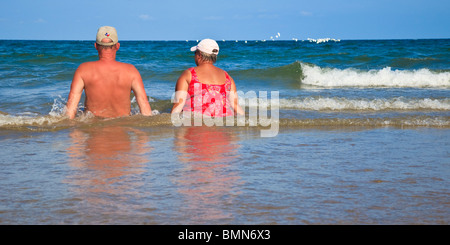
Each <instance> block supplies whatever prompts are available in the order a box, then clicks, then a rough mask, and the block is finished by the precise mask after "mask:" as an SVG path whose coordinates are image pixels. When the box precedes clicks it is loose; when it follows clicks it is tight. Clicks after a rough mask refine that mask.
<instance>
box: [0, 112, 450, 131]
mask: <svg viewBox="0 0 450 245" xmlns="http://www.w3.org/2000/svg"><path fill="white" fill-rule="evenodd" d="M449 119H450V117H448V116H425V115H424V116H405V117H388V118H381V117H375V118H307V119H299V118H280V119H272V118H268V119H257V122H255V121H252V120H251V119H249V118H246V119H245V121H244V122H242V121H238V119H236V118H234V124H231V125H230V124H228V123H227V122H224V123H223V124H222V125H220V126H226V127H227V128H230V126H231V127H236V128H242V127H245V128H252V127H257V128H265V127H267V126H270V125H272V124H273V123H276V124H278V125H279V127H280V128H289V127H308V128H323V127H326V128H345V127H430V128H450V120H449ZM270 120H272V121H270ZM191 125H194V123H192V124H191ZM204 125H208V124H204ZM212 125H216V124H212ZM109 126H120V127H139V128H158V127H170V128H173V129H175V128H177V127H178V126H177V125H175V124H174V123H172V120H171V115H170V114H169V113H162V114H156V115H154V116H151V117H145V116H142V115H133V116H130V117H122V118H115V119H99V118H95V117H89V116H85V117H79V118H76V119H75V120H69V119H67V118H66V117H61V116H50V115H47V116H37V117H23V116H11V115H0V130H15V131H32V132H48V131H59V130H64V129H70V128H87V127H109ZM208 126H211V124H209V125H208ZM182 127H184V126H182Z"/></svg>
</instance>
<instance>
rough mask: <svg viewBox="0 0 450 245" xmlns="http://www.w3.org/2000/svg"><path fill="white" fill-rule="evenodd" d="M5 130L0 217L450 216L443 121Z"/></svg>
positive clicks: (14, 220)
mask: <svg viewBox="0 0 450 245" xmlns="http://www.w3.org/2000/svg"><path fill="white" fill-rule="evenodd" d="M1 133H2V134H1V135H0V141H1V144H2V147H1V149H0V155H1V157H0V162H1V170H0V176H2V178H1V179H0V185H1V186H2V191H1V192H0V223H1V224H449V222H450V219H449V217H450V199H449V194H450V188H449V186H450V185H449V183H448V180H449V179H450V178H449V177H450V171H449V169H450V168H449V167H450V166H449V165H450V161H449V160H448V159H449V151H448V149H449V142H450V141H449V139H450V138H449V137H450V133H449V131H448V130H446V129H436V128H414V129H399V128H392V127H382V128H364V127H355V128H350V127H344V128H339V127H334V128H322V129H319V128H313V129H298V128H297V129H289V128H286V129H282V130H281V131H280V133H279V134H278V135H277V137H274V138H264V137H260V132H259V130H256V129H255V128H251V127H206V126H204V127H172V126H161V127H127V126H122V125H120V123H110V125H97V126H90V127H74V128H68V129H63V130H58V131H55V132H24V131H2V132H1ZM196 136H198V137H196Z"/></svg>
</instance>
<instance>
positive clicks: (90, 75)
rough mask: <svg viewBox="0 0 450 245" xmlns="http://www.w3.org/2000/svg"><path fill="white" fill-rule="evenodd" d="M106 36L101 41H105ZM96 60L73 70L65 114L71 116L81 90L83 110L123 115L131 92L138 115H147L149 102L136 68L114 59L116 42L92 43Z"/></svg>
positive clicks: (127, 109)
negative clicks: (83, 101) (108, 44)
mask: <svg viewBox="0 0 450 245" xmlns="http://www.w3.org/2000/svg"><path fill="white" fill-rule="evenodd" d="M108 40H109V39H107V40H105V42H108ZM95 47H96V48H97V51H98V53H99V60H98V61H93V62H86V63H83V64H81V65H80V66H79V67H78V69H77V70H76V72H75V74H74V77H73V80H72V85H71V89H70V93H69V99H68V101H67V115H68V116H69V118H71V119H72V118H74V117H75V115H76V112H77V107H78V102H79V101H80V98H81V95H82V93H83V90H84V91H85V96H86V100H85V109H86V112H88V111H89V112H91V113H93V114H94V115H95V116H98V117H108V118H109V117H123V116H129V115H130V112H131V101H130V93H131V91H133V92H134V95H135V97H136V102H137V103H138V105H139V108H140V111H141V114H142V115H146V116H149V115H151V108H150V104H149V103H148V98H147V94H146V92H145V89H144V84H143V82H142V78H141V75H140V74H139V71H138V70H137V69H136V68H135V67H134V66H133V65H131V64H126V63H121V62H117V61H116V60H115V58H116V52H117V50H118V49H119V47H120V44H119V43H116V44H114V45H112V46H111V47H106V48H105V47H102V46H100V45H98V44H97V43H96V44H95Z"/></svg>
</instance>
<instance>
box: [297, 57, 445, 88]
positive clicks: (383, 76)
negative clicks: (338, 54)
mask: <svg viewBox="0 0 450 245" xmlns="http://www.w3.org/2000/svg"><path fill="white" fill-rule="evenodd" d="M301 67H302V71H303V76H304V78H303V80H302V84H307V85H312V86H319V87H415V88H424V87H450V72H439V73H438V72H432V71H430V70H428V69H419V70H392V69H391V68H390V67H386V68H384V69H381V70H369V71H361V70H357V69H353V68H349V69H343V70H342V69H336V68H321V67H319V66H315V65H308V64H303V63H302V64H301Z"/></svg>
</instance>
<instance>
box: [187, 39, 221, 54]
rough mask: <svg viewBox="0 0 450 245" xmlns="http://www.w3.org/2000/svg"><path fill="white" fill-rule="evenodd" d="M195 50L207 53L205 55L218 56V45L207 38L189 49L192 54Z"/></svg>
mask: <svg viewBox="0 0 450 245" xmlns="http://www.w3.org/2000/svg"><path fill="white" fill-rule="evenodd" d="M196 50H200V51H202V52H203V53H207V54H215V55H218V54H219V44H217V42H216V41H214V40H212V39H209V38H207V39H203V40H201V41H200V42H199V43H198V45H197V46H194V47H192V48H191V51H192V52H194V51H196Z"/></svg>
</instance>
